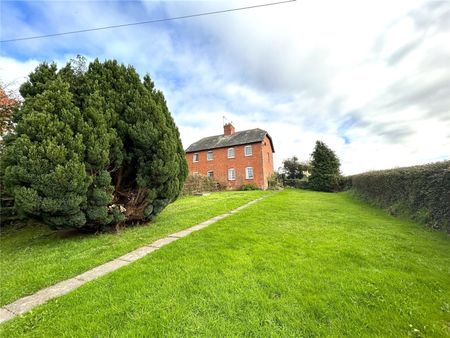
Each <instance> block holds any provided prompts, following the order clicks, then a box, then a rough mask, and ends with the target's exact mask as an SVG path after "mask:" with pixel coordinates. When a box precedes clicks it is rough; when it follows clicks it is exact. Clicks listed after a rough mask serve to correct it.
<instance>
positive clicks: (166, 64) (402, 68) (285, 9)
mask: <svg viewBox="0 0 450 338" xmlns="http://www.w3.org/2000/svg"><path fill="white" fill-rule="evenodd" d="M255 3H260V1H251V2H246V5H251V4H255ZM67 6H71V7H70V8H71V9H72V10H64V9H67V8H66V7H67ZM121 6H122V7H121ZM239 6H242V3H238V2H190V1H188V2H166V3H164V4H161V3H155V2H147V1H144V2H143V3H141V4H139V3H127V4H126V5H124V4H120V3H112V4H110V5H109V6H107V7H105V6H104V3H101V2H100V3H99V2H91V3H82V4H74V3H59V2H56V3H53V2H51V3H47V6H45V10H44V9H43V8H41V7H40V6H35V7H34V10H35V11H38V12H36V13H37V14H36V15H38V14H42V15H43V18H42V20H41V21H42V22H44V23H46V24H42V23H41V24H39V25H38V24H34V25H33V24H30V23H26V22H24V20H23V18H22V17H21V15H20V14H21V13H20V11H18V10H17V9H16V10H15V11H13V12H12V14H11V18H6V17H2V19H3V20H2V21H3V23H2V27H1V28H5V27H6V28H8V27H13V25H12V24H14V25H15V26H16V27H19V28H18V29H17V30H16V31H14V32H13V31H12V30H10V29H9V28H8V32H5V33H4V34H6V33H8V34H12V33H14V35H34V34H37V33H46V32H48V31H51V30H54V31H64V30H68V29H75V28H85V27H90V26H93V23H95V26H101V25H109V24H112V23H123V22H133V21H140V20H141V19H143V18H145V19H148V18H149V17H150V18H160V17H165V16H177V15H185V14H189V13H197V12H202V11H207V10H217V9H223V8H230V7H239ZM449 13H450V4H448V3H445V2H433V3H429V2H423V1H395V2H392V1H389V2H388V1H377V2H366V1H365V2H361V1H343V2H342V1H340V2H330V1H314V2H313V1H307V2H305V1H302V2H301V1H297V2H295V3H291V4H285V5H280V6H274V7H266V8H260V9H254V10H249V11H242V12H235V13H232V14H231V13H229V14H221V15H214V16H209V17H201V18H197V19H189V20H183V21H174V22H171V23H167V24H156V25H149V26H138V27H132V28H126V29H115V30H110V31H102V32H96V33H92V34H90V33H89V34H81V35H77V36H70V37H66V38H63V37H61V38H55V39H47V40H46V39H44V40H35V41H33V42H32V43H26V44H20V43H16V44H14V46H15V47H9V48H8V49H4V50H2V52H1V55H3V56H2V57H1V58H0V69H1V73H0V76H2V77H7V78H11V77H14V76H16V77H18V78H19V79H20V78H22V79H23V77H24V76H26V75H27V74H28V73H29V72H30V71H31V70H32V69H33V68H34V67H35V66H36V64H37V61H36V60H52V59H57V60H66V59H68V58H70V57H73V56H74V55H76V54H78V53H81V54H88V55H89V56H90V57H92V56H96V57H97V56H98V57H99V58H100V59H103V58H116V59H118V60H119V61H120V62H124V63H129V64H133V65H135V66H136V68H137V69H138V71H139V72H140V73H141V74H144V73H147V72H149V73H150V75H151V76H152V79H153V80H154V81H155V84H156V86H157V87H158V88H160V89H162V90H163V92H164V93H165V95H166V98H167V101H168V104H169V107H170V109H171V111H172V113H173V115H174V118H175V120H176V122H177V124H178V126H179V128H180V132H181V136H182V139H183V143H184V145H185V146H186V147H187V146H188V145H189V144H190V143H192V142H194V141H196V140H197V139H199V138H201V137H204V136H209V135H215V134H220V133H221V132H222V116H224V115H225V116H226V117H227V118H228V119H229V120H232V121H233V122H234V123H235V126H236V128H237V129H238V130H243V129H247V128H255V127H259V128H262V129H266V130H268V131H269V133H270V134H271V135H272V137H273V140H274V144H275V150H276V154H275V159H276V162H275V163H276V167H278V166H279V165H280V164H281V161H282V159H284V158H287V157H290V156H292V155H298V156H299V157H300V158H301V159H306V158H307V157H309V154H310V153H311V152H312V149H313V146H314V143H315V141H316V140H318V139H320V140H323V141H325V142H326V143H327V144H328V145H329V146H330V147H331V148H332V149H334V150H336V152H337V154H338V155H339V157H340V158H341V162H342V170H343V172H344V173H345V174H351V173H356V172H361V171H365V170H370V169H381V168H388V167H395V166H403V165H412V164H417V163H425V162H429V161H434V160H440V159H444V158H449V157H450V153H449V152H450V132H449V130H450V102H449V99H448V98H449V97H450V66H449V61H448V60H449V59H450V45H449V44H448V43H447V42H446V41H449V40H450V27H449V24H448V22H449V21H450V14H449ZM8 20H9V21H8ZM68 22H70V23H71V24H70V27H68V26H67V23H68ZM9 23H10V24H9ZM15 54H19V55H21V59H22V60H23V59H25V60H29V61H23V62H22V61H17V59H16V58H15V57H14V55H15ZM62 62H63V61H59V63H62ZM4 69H7V70H4Z"/></svg>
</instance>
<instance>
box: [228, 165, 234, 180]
mask: <svg viewBox="0 0 450 338" xmlns="http://www.w3.org/2000/svg"><path fill="white" fill-rule="evenodd" d="M235 179H236V171H235V170H234V168H230V169H228V181H234V180H235Z"/></svg>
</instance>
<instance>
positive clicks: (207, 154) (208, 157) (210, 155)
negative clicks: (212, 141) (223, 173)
mask: <svg viewBox="0 0 450 338" xmlns="http://www.w3.org/2000/svg"><path fill="white" fill-rule="evenodd" d="M213 159H214V157H213V152H212V150H210V151H208V152H207V153H206V160H207V161H212V160H213Z"/></svg>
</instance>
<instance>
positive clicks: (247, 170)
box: [245, 167, 253, 180]
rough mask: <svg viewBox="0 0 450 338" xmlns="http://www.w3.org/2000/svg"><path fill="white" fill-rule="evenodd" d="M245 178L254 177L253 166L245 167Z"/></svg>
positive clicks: (250, 178)
mask: <svg viewBox="0 0 450 338" xmlns="http://www.w3.org/2000/svg"><path fill="white" fill-rule="evenodd" d="M245 179H246V180H252V179H253V167H247V168H245Z"/></svg>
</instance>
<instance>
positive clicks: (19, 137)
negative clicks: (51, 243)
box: [4, 57, 187, 229]
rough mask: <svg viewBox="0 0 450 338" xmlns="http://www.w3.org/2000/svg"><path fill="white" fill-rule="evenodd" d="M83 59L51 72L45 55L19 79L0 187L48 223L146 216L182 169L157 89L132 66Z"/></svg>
mask: <svg viewBox="0 0 450 338" xmlns="http://www.w3.org/2000/svg"><path fill="white" fill-rule="evenodd" d="M83 62H84V60H83V58H80V57H78V58H77V59H76V60H75V62H72V63H69V64H68V65H67V66H66V67H64V68H62V69H61V70H60V71H59V72H58V71H57V69H56V66H54V65H53V64H52V65H48V64H45V63H44V64H42V65H40V66H38V67H37V68H36V70H35V72H34V73H32V74H31V75H30V80H29V81H28V82H27V83H25V84H24V85H23V86H22V87H21V93H22V95H23V97H24V98H25V101H24V104H23V107H22V108H21V109H20V110H19V111H18V113H17V116H15V118H16V121H17V133H16V135H15V140H14V141H12V142H10V144H9V145H8V146H7V147H6V154H5V160H4V164H5V165H6V168H5V174H4V175H5V184H6V186H7V189H8V190H9V191H10V192H11V193H12V194H13V195H14V197H15V198H16V205H17V207H18V208H19V209H20V210H21V211H22V212H24V213H25V214H27V215H28V216H32V217H37V218H40V219H42V220H44V221H45V222H47V223H48V224H49V225H50V226H52V227H54V228H63V227H90V228H95V229H98V228H101V227H103V226H106V225H114V224H117V223H118V222H127V223H130V222H132V223H140V222H145V221H148V220H151V219H152V218H153V217H154V216H156V215H157V214H158V213H159V212H160V211H161V210H162V209H163V208H164V207H165V206H166V205H167V204H168V203H170V202H172V201H173V200H174V199H176V197H177V196H178V194H179V193H180V191H181V188H182V185H183V182H184V179H185V178H186V176H187V164H186V161H185V157H184V151H183V148H182V145H181V141H180V135H179V132H178V129H177V127H176V125H175V123H174V121H173V119H172V117H171V114H170V112H169V110H168V108H167V104H166V101H165V99H164V96H163V94H162V92H160V91H157V90H156V89H155V88H154V84H153V82H152V81H151V79H150V77H149V76H148V75H147V76H145V77H144V79H143V81H141V79H140V77H139V75H138V74H137V72H136V71H135V69H134V68H133V67H131V66H128V67H125V66H124V65H120V64H118V63H117V61H105V62H103V63H102V62H100V61H98V60H95V61H93V62H92V63H91V64H90V65H89V67H85V65H84V64H83ZM50 187H51V189H49V188H50Z"/></svg>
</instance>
